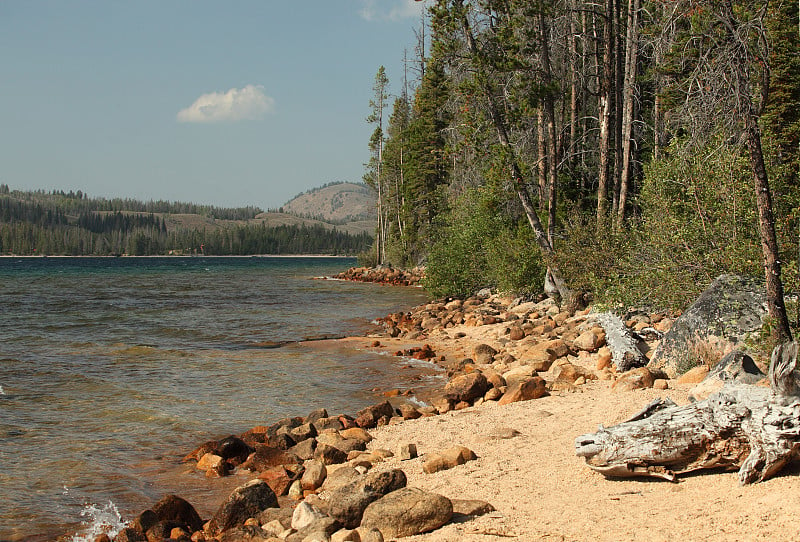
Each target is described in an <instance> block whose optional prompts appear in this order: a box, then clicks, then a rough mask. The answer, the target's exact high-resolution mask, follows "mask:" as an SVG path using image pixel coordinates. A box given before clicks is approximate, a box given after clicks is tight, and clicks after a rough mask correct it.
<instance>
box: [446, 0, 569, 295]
mask: <svg viewBox="0 0 800 542" xmlns="http://www.w3.org/2000/svg"><path fill="white" fill-rule="evenodd" d="M455 5H456V6H457V7H458V8H463V3H462V2H461V1H460V0H457V1H456V2H455ZM461 27H462V30H463V32H464V37H465V39H466V40H467V46H468V47H469V50H470V52H471V53H472V56H473V58H474V59H475V61H476V64H477V65H476V66H475V68H476V69H477V70H478V71H479V72H482V71H483V65H482V64H481V60H480V58H481V54H480V50H479V49H478V45H477V43H476V42H475V36H473V34H472V28H471V26H470V23H469V20H468V19H467V15H463V17H462V19H461ZM482 75H484V77H482V79H483V80H484V85H485V87H484V89H483V91H484V95H485V98H486V100H487V105H488V110H489V118H491V119H492V123H493V124H494V126H495V130H496V131H497V139H498V141H499V143H500V145H502V146H503V148H505V149H506V151H507V152H508V156H509V162H510V164H509V165H510V169H511V181H512V183H513V186H514V190H515V192H516V194H517V197H518V198H519V200H520V203H521V204H522V208H523V209H524V210H525V216H526V217H527V219H528V223H529V224H530V226H531V229H533V233H534V236H535V237H536V243H537V244H538V245H539V249H540V250H541V252H542V254H543V255H544V256H545V257H546V258H547V259H552V256H553V246H552V245H551V244H550V242H549V241H548V239H547V233H546V232H545V230H544V228H543V227H542V222H541V220H540V219H539V215H538V214H537V212H536V208H535V207H534V206H533V202H532V201H531V198H530V195H529V194H528V190H527V189H526V187H525V183H524V182H523V176H522V169H521V168H520V166H519V161H518V160H517V153H516V150H515V149H514V146H513V145H511V141H510V139H509V137H508V129H507V127H506V124H505V120H504V119H503V116H502V114H501V112H500V108H499V107H498V105H497V102H496V98H495V96H494V93H493V92H492V89H491V87H490V86H489V85H490V82H489V78H487V77H485V74H482ZM549 271H550V274H551V277H552V279H553V282H554V283H555V286H556V288H557V289H558V292H559V294H560V295H561V297H562V298H563V299H564V300H567V301H571V300H572V297H573V292H572V290H570V289H569V287H568V286H567V283H566V281H565V280H564V278H563V277H562V276H561V273H560V272H559V270H558V269H557V268H556V267H555V266H553V265H551V266H550V267H549Z"/></svg>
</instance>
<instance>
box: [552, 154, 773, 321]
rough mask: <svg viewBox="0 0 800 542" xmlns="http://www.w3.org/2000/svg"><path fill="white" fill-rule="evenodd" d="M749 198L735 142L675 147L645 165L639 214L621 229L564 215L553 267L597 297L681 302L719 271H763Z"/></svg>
mask: <svg viewBox="0 0 800 542" xmlns="http://www.w3.org/2000/svg"><path fill="white" fill-rule="evenodd" d="M754 200H755V196H754V194H753V188H752V172H751V170H750V167H749V163H748V162H747V159H746V157H744V156H742V155H741V153H740V152H739V151H738V149H736V148H731V147H727V146H726V145H725V144H719V145H718V146H715V147H706V148H704V149H703V152H702V153H698V154H693V155H689V156H684V155H681V154H679V153H678V152H674V153H673V154H672V155H670V156H668V157H667V158H664V159H662V160H659V161H654V162H651V163H650V164H649V165H648V166H647V167H646V168H645V177H644V181H643V185H642V191H641V196H640V197H639V200H638V205H639V206H640V208H641V210H642V215H641V216H640V217H639V220H638V221H636V222H634V223H632V224H630V225H629V227H628V229H626V230H625V231H621V232H615V231H612V230H603V231H600V232H598V231H597V228H596V225H595V224H594V223H593V222H592V220H591V219H590V218H587V217H580V216H576V217H573V218H572V219H571V220H570V221H569V222H568V227H567V231H566V233H565V241H564V242H563V243H562V244H561V246H560V248H559V250H558V258H557V261H558V264H559V269H561V271H562V272H563V273H564V274H565V275H566V276H567V278H568V281H569V283H570V285H572V286H573V287H574V288H581V289H585V290H589V291H591V292H593V293H594V295H595V298H596V299H597V300H598V301H601V302H606V303H622V304H624V305H626V306H641V305H650V306H654V307H659V308H671V309H682V308H684V307H686V306H687V305H688V304H690V303H691V301H693V300H694V299H695V298H696V297H697V295H698V294H699V293H700V292H701V291H702V290H703V289H704V288H705V287H706V286H707V285H708V284H709V283H710V282H711V281H712V280H713V279H714V278H715V277H717V276H718V275H720V274H722V273H738V274H743V275H760V274H761V273H763V271H762V267H761V258H762V257H761V247H760V242H759V235H758V224H757V217H756V210H755V201H754Z"/></svg>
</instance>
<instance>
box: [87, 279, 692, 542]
mask: <svg viewBox="0 0 800 542" xmlns="http://www.w3.org/2000/svg"><path fill="white" fill-rule="evenodd" d="M364 273H365V272H364V270H351V272H350V273H348V275H349V276H358V277H364V276H365V275H364ZM380 274H381V275H384V276H386V277H387V282H390V283H393V284H394V283H396V282H395V281H397V280H399V278H398V277H399V276H394V275H393V273H392V272H391V271H390V272H386V271H382V272H381V273H380ZM339 278H344V277H339ZM348 280H351V279H348ZM403 280H405V279H403ZM627 316H628V317H627V318H625V319H623V321H622V326H623V331H625V332H632V333H638V334H639V335H640V336H641V337H643V338H645V339H646V341H645V345H643V347H642V350H644V353H645V362H646V361H647V359H646V357H647V356H648V355H649V354H651V353H652V352H653V350H654V348H655V346H656V345H657V344H658V341H659V339H660V338H661V336H662V334H663V333H664V332H666V331H667V330H668V329H669V328H670V326H671V325H672V322H673V318H671V317H667V316H666V315H664V314H646V313H644V312H641V311H639V312H635V313H631V314H629V315H627ZM601 322H603V320H602V318H598V315H597V314H595V313H594V312H592V310H591V309H585V310H582V311H577V312H575V311H570V310H566V309H564V310H562V307H560V306H559V305H558V304H557V303H556V302H555V301H553V300H551V299H539V300H533V301H528V300H524V299H513V298H508V297H503V296H498V295H491V294H490V293H489V292H483V293H482V294H480V295H477V296H474V297H472V298H469V299H466V300H458V299H452V300H445V301H439V302H432V303H428V304H426V305H423V306H420V307H416V308H414V309H413V310H411V311H408V312H400V313H396V314H391V315H388V316H386V317H385V318H382V319H381V320H380V323H381V324H382V326H383V329H384V331H383V332H382V333H379V334H376V335H374V336H370V337H362V338H349V339H343V340H341V342H344V343H348V344H350V345H352V346H353V347H357V348H369V349H373V350H375V351H380V352H383V353H387V354H393V355H395V356H402V357H404V358H414V359H420V360H427V361H430V362H433V363H436V364H437V365H439V366H441V367H442V368H443V369H444V370H446V372H447V377H448V380H447V383H446V384H445V385H444V386H443V387H442V388H441V389H439V390H437V391H436V392H435V393H434V394H433V396H432V397H431V398H430V406H419V405H415V404H413V403H411V402H399V403H398V404H397V405H396V406H395V405H393V404H392V403H391V402H389V401H388V400H385V401H382V402H379V403H377V404H375V405H373V406H371V407H368V408H365V409H363V410H361V411H359V412H357V413H356V414H355V415H353V416H350V415H346V414H330V413H328V412H327V411H326V410H325V409H319V410H315V411H313V412H310V413H309V414H307V415H306V416H301V417H294V418H287V419H283V420H280V421H278V422H276V423H274V424H272V425H270V426H259V427H254V428H252V429H250V430H248V431H246V432H245V433H242V434H240V435H231V436H229V437H227V438H225V439H221V440H216V441H209V442H206V443H204V444H202V445H201V446H199V447H197V448H196V449H195V450H194V451H192V452H191V453H189V454H188V455H187V456H186V458H185V459H184V460H185V461H187V462H191V463H193V464H195V467H196V468H197V469H199V470H200V471H203V472H205V474H206V476H208V477H220V476H227V475H229V474H231V473H233V472H240V473H241V472H245V471H246V472H249V473H250V474H249V475H248V476H251V477H252V479H251V480H250V481H249V482H247V483H246V484H244V485H242V486H241V487H239V488H237V489H236V490H234V491H233V493H231V494H230V496H229V497H228V498H227V499H226V500H225V502H224V503H223V504H222V505H221V506H220V507H219V508H218V509H217V511H216V513H214V514H213V516H212V517H210V518H205V520H203V519H201V518H200V517H199V515H198V514H197V512H196V511H195V509H194V507H193V506H192V505H191V504H189V503H188V502H186V501H185V500H184V499H182V498H180V497H178V496H176V495H170V496H167V497H165V498H164V499H162V500H161V501H159V503H157V504H156V505H154V506H153V507H152V508H151V509H149V510H146V511H144V512H143V513H142V514H140V515H139V516H138V517H137V518H135V519H134V521H133V522H132V523H131V524H130V526H128V527H126V528H125V529H123V530H122V531H121V532H119V533H116V534H115V535H114V536H113V538H112V537H110V536H108V535H101V536H99V537H97V538H96V540H97V541H98V542H105V541H111V540H113V541H115V542H139V541H153V540H159V541H160V540H178V541H184V542H185V541H189V540H191V541H193V542H202V541H212V540H214V541H219V542H236V541H259V540H267V541H272V542H278V541H288V542H303V541H308V542H311V541H323V540H324V541H328V540H331V541H337V542H338V541H359V540H361V541H379V540H389V539H395V538H400V537H412V538H411V540H415V539H418V538H419V539H420V540H423V539H424V540H429V539H430V540H462V539H468V538H469V536H473V535H474V536H476V537H477V538H475V539H476V540H478V539H479V540H491V539H496V540H501V539H505V538H507V537H509V536H511V537H514V538H519V539H526V540H527V539H530V540H539V539H541V540H545V539H546V540H550V539H551V538H549V537H548V536H541V537H539V536H536V535H535V527H534V526H533V525H531V526H529V527H525V526H524V523H525V522H526V521H527V516H526V515H525V514H523V515H522V519H521V520H520V519H519V518H517V519H516V522H517V523H516V524H514V523H513V521H512V522H511V523H512V524H511V525H509V523H508V522H507V521H506V520H508V519H513V518H514V517H515V516H514V513H513V512H512V510H514V508H515V506H514V504H513V502H514V499H515V496H514V494H513V492H514V491H517V490H518V488H516V489H514V490H505V491H503V490H502V489H501V491H497V489H496V487H501V488H502V484H501V483H500V481H495V482H493V483H492V484H490V485H489V486H486V485H485V484H486V481H485V480H484V479H483V478H482V476H481V473H480V472H475V468H476V467H472V466H470V465H476V464H478V465H485V464H487V463H489V464H492V462H493V460H495V461H497V464H496V465H495V466H496V467H497V468H500V467H499V465H502V472H506V471H507V470H508V469H511V470H512V471H514V470H519V469H520V468H521V467H516V468H514V467H513V463H514V462H515V461H516V462H517V463H518V464H519V465H527V463H526V460H525V458H524V457H522V456H520V457H519V458H518V459H515V458H513V454H512V458H511V459H509V457H508V454H507V452H505V455H504V452H502V451H501V448H502V447H503V446H501V445H500V444H499V443H501V442H502V443H505V442H514V441H515V440H519V439H522V440H524V435H523V432H524V430H520V429H519V428H518V427H515V426H514V425H513V423H509V424H508V425H502V424H498V422H497V419H498V418H499V420H504V419H507V420H508V421H509V422H512V421H513V420H518V425H519V426H520V427H522V426H525V425H530V424H534V426H535V425H536V424H539V423H542V424H543V423H544V422H542V421H541V420H540V419H539V418H538V416H545V417H550V416H554V415H553V413H552V412H548V411H544V410H541V408H540V407H537V406H536V405H539V404H540V403H546V404H547V405H548V407H547V408H548V409H549V410H556V409H555V408H554V406H555V405H554V401H555V402H558V401H559V400H561V401H562V404H567V403H574V402H575V400H574V398H575V397H579V396H581V395H582V394H585V396H584V397H585V398H586V399H590V398H592V397H595V396H597V395H599V396H602V397H603V401H604V402H605V403H606V404H607V405H609V409H608V411H610V412H614V411H615V409H616V412H614V413H615V414H617V415H619V413H620V412H623V413H624V412H628V413H629V412H630V411H631V410H636V409H637V408H639V407H640V406H642V403H641V402H642V400H643V399H644V397H640V395H641V394H644V395H646V396H647V397H651V396H652V395H653V394H656V393H659V392H663V391H665V390H670V391H673V392H674V395H676V397H677V399H678V400H679V401H680V400H684V401H685V400H687V397H688V392H689V389H690V388H691V386H693V385H694V384H696V383H698V382H700V381H702V380H703V379H704V378H705V375H706V373H707V369H706V370H705V372H704V371H703V370H702V369H698V370H696V371H690V372H689V373H687V374H686V375H684V376H682V377H681V378H679V379H675V380H672V379H670V378H669V376H668V375H667V374H666V373H664V372H663V371H660V370H657V369H649V368H647V367H633V368H631V369H630V370H628V371H625V372H621V371H617V367H619V366H621V365H622V364H621V360H620V359H615V357H618V355H619V353H618V352H615V351H614V350H615V349H614V345H613V344H608V341H607V338H608V337H607V330H606V328H607V327H609V326H608V324H607V323H606V327H604V326H603V325H602V324H601ZM402 394H403V391H402V390H393V392H389V393H387V394H386V395H389V396H394V395H402ZM632 394H633V395H632ZM619 404H622V405H624V406H623V407H620V406H619ZM611 405H616V406H614V407H611ZM600 408H602V407H600ZM504 412H505V414H504ZM479 413H484V416H485V419H489V418H491V419H492V420H494V421H493V422H492V423H490V424H487V423H484V424H483V425H481V424H479V425H477V426H476V425H474V424H467V425H466V426H465V425H464V417H465V416H475V415H477V414H479ZM537 413H538V414H537ZM605 414H608V412H605ZM520 416H521V417H520ZM595 416H600V418H599V419H597V420H592V423H595V424H596V423H597V422H600V421H604V422H608V421H612V422H613V421H615V420H617V421H618V419H617V418H612V419H611V420H608V419H606V418H603V417H602V416H603V414H598V413H595ZM456 420H458V421H456ZM553 421H554V422H555V421H556V420H553ZM459 423H460V424H461V425H460V426H459ZM558 423H559V424H560V425H556V428H557V429H556V430H558V431H565V432H568V431H569V429H568V426H569V425H570V423H569V421H568V420H559V421H558ZM450 424H454V425H455V426H457V427H459V428H458V429H457V430H456V431H454V432H452V433H451V432H448V431H446V430H443V429H444V428H445V427H447V426H449V425H450ZM436 425H440V426H441V427H440V428H437V427H436ZM561 426H564V427H563V428H562V427H561ZM528 430H529V431H533V430H534V429H531V428H529V429H528ZM431 431H432V433H431ZM576 431H577V429H576ZM577 434H579V432H576V433H574V434H572V435H569V434H568V435H567V439H569V438H574V436H575V435H577ZM520 435H523V437H520ZM476 437H478V438H476ZM469 442H474V444H471V445H470V446H467V445H465V443H469ZM487 442H490V443H492V444H491V446H490V447H489V448H488V449H487V447H486V446H485V444H486V443H487ZM537 447H542V448H544V446H541V445H540V446H537ZM563 447H564V446H563V443H561V445H560V447H559V449H558V454H559V455H561V454H567V455H569V454H570V452H571V450H570V449H569V448H570V447H569V446H567V447H566V450H562V449H561V448H563ZM474 448H476V449H478V452H479V453H476V450H475V449H474ZM531 451H532V452H533V454H534V455H535V454H536V451H534V450H531ZM493 454H494V455H497V457H496V458H493V457H492V455H493ZM571 459H572V461H573V463H574V464H575V466H574V467H573V466H572V464H570V468H575V469H578V471H579V472H581V473H582V474H581V475H580V476H578V478H581V480H580V481H581V482H582V483H586V484H589V485H595V486H596V485H597V482H596V480H595V481H590V480H588V479H586V476H589V474H588V473H587V470H586V469H585V468H584V469H583V470H581V469H580V462H579V461H578V460H577V459H576V458H575V457H574V454H573V455H572V457H571ZM548 463H550V461H549V460H548V459H544V460H541V458H540V461H538V462H537V463H536V466H535V468H537V469H538V468H545V469H548V468H550V467H548V466H547V464H548ZM490 466H491V465H490ZM486 468H487V469H488V467H486ZM531 468H534V467H531ZM481 470H483V469H481ZM488 470H491V469H488ZM452 473H454V474H452ZM498 476H499V475H498ZM464 478H466V481H464V480H463V479H464ZM498 480H499V479H498ZM443 481H444V482H443ZM479 481H480V482H479ZM502 482H503V483H505V484H508V483H511V484H512V487H513V484H514V481H513V480H503V481H502ZM571 483H572V484H573V485H575V484H576V482H575V481H574V480H571ZM628 483H629V482H625V484H628ZM459 484H460V486H459ZM454 487H461V488H462V489H461V490H459V491H456V492H453V491H452V489H453V488H454ZM526 513H527V512H526ZM498 522H499V523H502V524H503V525H502V528H501V527H498V526H497V523H498ZM587 528H588V527H587ZM559 529H562V530H563V529H566V531H569V528H568V527H567V526H564V527H560V528H559ZM424 533H428V534H424ZM609 533H611V531H609ZM585 534H587V536H586V537H585V538H583V537H575V535H574V534H573V535H571V536H573V538H571V539H598V540H620V539H627V538H626V537H624V536H617V535H613V534H609V536H610V538H609V537H605V536H601V535H597V533H595V535H597V536H588V532H587V533H585ZM420 537H421V538H420ZM552 539H561V540H564V539H567V538H565V537H563V536H562V537H561V538H552ZM656 539H657V537H656ZM665 539H668V538H665Z"/></svg>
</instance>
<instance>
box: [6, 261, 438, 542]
mask: <svg viewBox="0 0 800 542" xmlns="http://www.w3.org/2000/svg"><path fill="white" fill-rule="evenodd" d="M354 263H355V262H354V261H353V260H348V259H328V258H26V259H13V258H0V311H2V312H0V465H1V466H2V468H0V491H1V492H2V494H3V497H4V498H3V499H0V540H21V539H24V538H25V537H27V536H30V535H32V534H43V535H45V538H47V537H50V538H53V537H54V536H55V535H57V534H62V533H64V532H65V529H68V528H71V527H70V526H71V525H73V524H75V523H76V522H80V521H82V520H86V518H85V517H82V516H81V513H82V512H84V514H85V513H87V512H86V511H87V510H89V513H90V514H91V513H93V512H92V510H95V511H97V513H98V514H99V513H100V512H101V511H102V512H103V514H110V515H111V516H112V517H113V516H114V513H116V512H115V510H112V509H111V508H115V509H118V511H119V513H120V514H121V515H122V517H129V516H130V515H131V514H134V513H137V512H138V511H141V510H142V509H144V508H146V507H148V506H150V505H151V504H153V502H154V501H156V500H158V499H159V498H160V497H161V496H163V494H165V493H167V492H175V493H180V494H183V495H185V496H187V498H189V500H190V501H191V500H192V498H194V499H196V500H197V501H200V502H203V501H204V500H207V501H208V502H213V498H211V497H210V496H211V495H214V494H216V493H219V488H220V486H221V485H223V484H225V483H235V482H236V480H235V479H234V480H231V481H225V482H220V481H211V482H210V481H207V480H205V479H204V478H203V477H202V476H198V475H197V474H196V473H192V472H191V471H190V470H187V467H186V466H182V465H180V463H179V459H180V457H181V456H182V455H184V454H186V453H188V452H189V451H191V449H192V448H193V447H194V446H195V445H197V444H199V443H200V442H202V441H204V440H208V439H209V438H215V437H220V436H225V435H227V434H230V433H234V432H241V431H244V430H246V429H248V428H249V427H251V426H253V425H258V424H265V423H270V422H272V421H275V420H277V419H279V418H281V417H285V416H288V415H303V414H306V413H308V412H309V411H311V410H312V409H314V408H318V407H325V408H327V409H328V410H329V411H332V412H347V413H354V412H355V411H356V410H358V409H359V408H362V407H363V406H365V405H367V404H371V403H374V402H376V397H375V396H374V394H372V393H371V392H369V390H370V389H372V388H381V389H387V388H391V387H412V386H418V385H419V383H418V382H415V381H414V380H413V379H414V377H415V376H416V375H417V374H418V372H419V371H418V370H415V369H410V368H404V367H403V365H402V363H401V362H398V361H396V360H394V359H392V358H387V357H385V356H377V355H375V354H371V353H369V352H358V351H353V350H350V349H344V348H341V347H337V346H336V345H331V344H329V343H317V342H313V341H312V342H306V343H296V342H294V341H300V340H303V339H307V338H322V337H339V336H344V335H348V334H359V333H363V332H365V331H367V330H368V329H370V324H369V321H370V320H371V319H373V318H375V317H378V316H382V315H385V314H387V313H389V312H392V311H396V310H401V309H404V308H408V307H410V306H412V305H414V304H418V303H420V302H422V301H423V300H424V299H425V297H424V294H423V293H422V292H421V291H419V290H414V289H409V288H393V287H384V286H377V285H369V284H354V283H346V282H339V281H324V280H310V278H311V277H316V276H322V275H329V274H333V273H336V272H338V271H341V270H344V269H346V268H347V267H348V266H351V265H353V264H354ZM181 492H182V493H181ZM193 502H195V501H193ZM109 503H110V505H109ZM87 506H88V508H87ZM199 507H200V508H202V506H199ZM88 521H91V516H90V518H89V520H88Z"/></svg>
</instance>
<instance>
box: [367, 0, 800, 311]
mask: <svg viewBox="0 0 800 542" xmlns="http://www.w3.org/2000/svg"><path fill="white" fill-rule="evenodd" d="M799 32H800V23H799V22H798V3H797V2H790V1H775V2H769V3H767V2H743V1H734V0H725V1H723V2H716V1H714V2H712V1H710V0H677V1H672V2H660V1H659V2H652V1H647V0H627V1H624V0H603V1H601V2H584V1H581V0H557V1H554V2H546V3H539V2H524V1H516V0H511V1H508V0H502V1H500V0H481V1H468V0H438V1H436V2H434V3H433V5H432V6H431V7H430V9H429V15H428V18H427V24H426V26H425V28H421V29H419V31H418V36H419V38H420V39H419V43H418V46H417V47H416V49H415V51H416V58H415V59H414V61H413V62H411V63H410V65H411V67H412V68H415V69H412V70H409V73H410V74H413V77H411V80H402V84H400V85H397V86H399V87H400V88H401V91H400V92H398V93H397V95H396V96H392V95H390V86H389V74H387V73H386V72H385V70H384V69H383V67H381V68H380V69H379V70H378V74H377V76H376V78H375V84H374V87H373V98H372V100H371V101H370V104H369V107H370V109H369V113H370V116H369V118H368V121H369V122H370V123H371V124H372V126H373V128H374V132H373V135H372V137H371V139H370V141H369V148H370V151H371V161H370V163H369V164H368V166H367V171H366V174H365V177H364V178H365V181H366V182H367V183H368V184H369V185H370V186H371V187H373V189H374V190H375V191H376V193H377V194H378V196H379V203H378V208H379V218H378V221H379V224H378V228H377V231H376V242H375V245H373V248H372V250H371V253H370V254H369V255H365V259H366V260H371V261H373V262H375V261H377V262H389V263H393V264H396V265H401V266H403V265H405V266H407V265H415V264H419V263H426V264H427V266H428V278H427V286H428V288H429V289H430V290H431V291H432V292H433V293H434V294H441V295H445V294H457V295H464V294H467V293H470V292H472V291H474V290H476V289H477V288H480V287H484V286H496V287H499V288H501V289H506V290H515V291H526V290H528V291H531V290H532V291H540V289H541V284H542V279H543V277H544V274H545V270H546V269H548V268H549V269H550V271H551V272H552V275H553V277H554V278H555V287H557V288H559V289H561V290H562V292H575V291H579V292H590V293H591V294H592V295H593V296H594V297H595V299H596V300H603V301H607V302H613V303H626V304H628V305H640V306H641V305H650V306H654V307H659V308H666V307H672V308H682V307H684V306H685V305H686V303H687V301H688V300H690V299H692V298H693V297H694V296H695V295H696V294H697V293H698V292H699V291H700V290H701V289H702V288H703V287H704V286H706V285H707V284H708V283H709V282H710V281H711V280H712V279H713V278H714V277H715V276H717V275H718V274H720V273H722V272H735V273H744V274H752V275H760V276H762V277H764V276H765V267H766V270H767V272H766V277H767V278H768V279H769V280H768V287H769V288H773V287H776V279H777V284H780V282H781V281H780V278H781V277H782V278H783V282H784V283H786V284H788V285H790V289H792V290H794V289H797V286H796V285H797V258H798V253H797V245H798V233H797V232H798V218H800V217H798V208H800V194H798V166H799V165H800V147H799V146H798V144H799V143H800V39H799V37H800V35H799ZM426 36H429V40H426V39H425V38H426ZM396 77H397V75H396ZM771 292H772V293H771V296H772V299H773V301H774V300H778V299H780V302H782V297H783V296H782V295H778V294H779V293H778V292H777V290H771ZM771 309H775V310H781V307H775V306H773V307H771ZM770 312H771V313H773V315H775V312H774V310H771V311H770ZM779 324H780V322H779Z"/></svg>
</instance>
